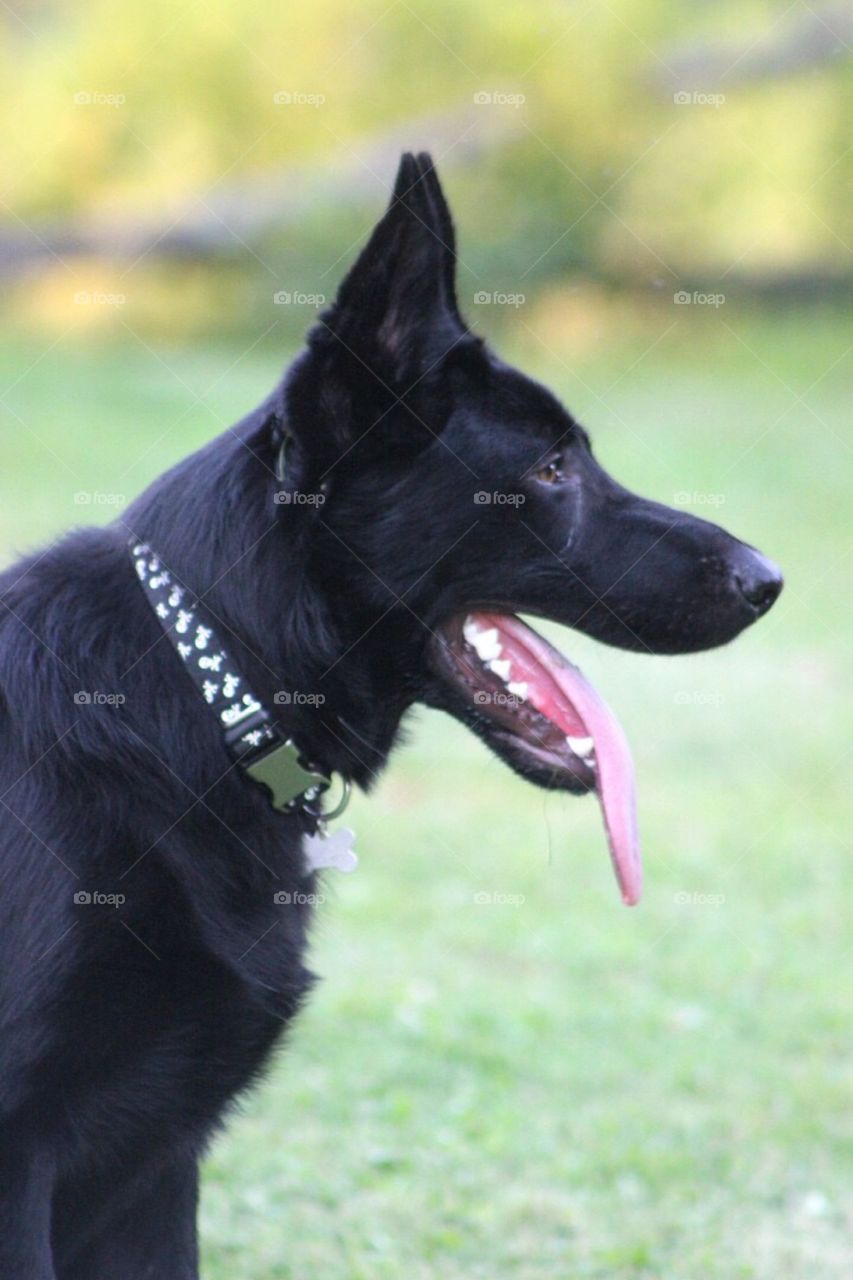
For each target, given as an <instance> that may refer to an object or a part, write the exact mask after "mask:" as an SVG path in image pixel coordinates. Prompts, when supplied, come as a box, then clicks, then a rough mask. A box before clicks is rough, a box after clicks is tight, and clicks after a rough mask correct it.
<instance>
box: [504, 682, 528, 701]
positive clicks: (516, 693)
mask: <svg viewBox="0 0 853 1280" xmlns="http://www.w3.org/2000/svg"><path fill="white" fill-rule="evenodd" d="M506 687H507V689H508V690H509V692H510V693H511V694H512V695H513V697H515V698H520V699H521V701H522V702H526V701H527V681H526V680H510V681H509V682H508V683H507V686H506Z"/></svg>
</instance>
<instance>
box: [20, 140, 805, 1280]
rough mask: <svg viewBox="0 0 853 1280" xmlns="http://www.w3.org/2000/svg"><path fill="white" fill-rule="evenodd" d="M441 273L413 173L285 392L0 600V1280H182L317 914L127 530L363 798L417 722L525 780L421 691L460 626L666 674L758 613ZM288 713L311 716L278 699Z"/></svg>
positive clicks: (472, 716)
mask: <svg viewBox="0 0 853 1280" xmlns="http://www.w3.org/2000/svg"><path fill="white" fill-rule="evenodd" d="M453 278H454V236H453V228H452V223H451V220H450V215H449V212H448V210H447V205H446V203H445V201H444V197H443V195H442V192H441V189H440V187H439V184H438V180H437V178H436V176H435V173H434V170H433V168H432V165H431V163H430V161H429V159H428V157H425V156H421V157H418V158H415V157H413V156H408V155H407V156H405V157H404V158H403V160H402V163H401V165H400V170H399V174H398V177H397V183H396V187H395V192H394V197H393V199H392V202H391V205H390V207H389V209H388V212H387V213H386V214H385V216H384V217H383V219H382V220H381V221H380V223H379V224H378V226H377V228H376V230H375V231H374V233H373V235H372V237H371V239H370V241H369V243H368V245H367V247H366V248H365V250H364V252H363V253H362V255H361V257H360V258H359V260H358V262H357V264H356V265H355V267H354V268H353V269H352V271H351V272H350V274H349V276H348V277H347V279H346V280H345V281H344V283H343V285H342V286H341V290H340V294H339V296H338V299H337V300H336V302H335V304H334V306H333V307H332V308H331V309H330V310H329V311H328V312H327V313H326V314H325V316H324V317H323V318H322V320H321V321H320V322H319V323H318V324H317V326H316V327H315V329H314V330H313V331H312V332H311V334H310V335H309V338H308V342H307V346H306V349H305V351H304V352H303V353H302V355H301V356H300V357H299V358H298V359H297V361H296V362H295V364H294V365H293V367H292V368H291V370H290V371H289V373H288V375H287V376H286V378H285V380H284V382H283V384H282V386H281V387H280V388H279V389H278V390H277V391H276V392H275V393H274V394H273V395H272V396H271V397H270V398H269V399H268V400H267V401H265V402H264V404H263V405H262V406H261V407H260V408H259V409H258V410H257V411H255V412H254V413H252V414H250V415H249V416H248V417H247V418H246V419H244V421H242V422H241V423H239V424H238V425H237V426H236V427H235V428H234V429H233V430H231V431H228V432H226V433H225V435H223V436H222V437H221V438H220V439H218V440H215V441H214V442H213V443H211V444H210V445H208V446H207V447H206V448H204V449H202V450H201V452H199V453H198V454H196V455H195V456H194V457H193V458H190V459H188V460H187V461H185V462H183V463H182V464H180V465H179V466H177V467H175V468H174V470H172V471H170V472H169V473H167V474H166V475H164V476H163V477H162V478H161V479H160V480H159V481H158V482H157V483H156V484H154V485H153V486H152V487H151V488H150V489H149V490H148V491H147V492H146V493H144V494H143V495H142V497H141V498H139V500H138V501H137V502H136V503H135V504H134V505H133V506H132V507H131V508H130V509H129V510H128V511H127V512H126V513H125V515H124V516H123V518H122V519H121V520H119V521H117V522H116V523H115V524H113V525H112V526H110V527H108V528H105V529H83V530H81V531H78V532H75V533H73V534H71V535H70V536H69V537H67V538H66V539H65V540H64V541H63V542H61V543H60V544H59V545H57V546H55V547H52V548H51V549H49V550H48V551H46V552H44V553H43V554H41V555H37V556H34V557H32V558H30V559H28V560H24V561H22V562H20V563H18V564H16V565H15V566H14V567H13V568H11V569H9V570H8V571H6V573H5V574H3V575H2V578H0V734H2V746H0V870H2V896H0V925H1V926H2V928H1V929H0V1029H1V1030H0V1037H1V1038H0V1276H2V1277H4V1278H5V1277H9V1278H10V1280H11V1278H12V1277H14V1280H142V1278H143V1277H164V1278H165V1277H169V1280H190V1278H191V1277H194V1276H196V1275H197V1258H196V1243H195V1208H196V1183H197V1163H198V1160H199V1157H200V1155H201V1154H202V1152H203V1150H204V1148H205V1144H206V1143H207V1141H208V1140H209V1138H210V1135H211V1133H212V1131H213V1130H214V1129H215V1126H216V1125H217V1123H218V1121H219V1120H220V1118H221V1117H222V1115H223V1112H224V1111H225V1109H226V1108H227V1106H228V1103H229V1101H230V1100H231V1099H232V1098H234V1097H235V1095H237V1094H238V1093H239V1092H240V1091H241V1090H243V1089H245V1088H247V1087H248V1086H249V1085H250V1084H251V1083H252V1081H253V1080H254V1079H255V1078H256V1077H257V1076H258V1074H259V1073H260V1072H261V1071H262V1069H263V1067H264V1064H265V1063H266V1062H267V1060H268V1058H269V1054H270V1051H271V1050H272V1048H273V1045H274V1044H275V1043H276V1041H277V1039H278V1038H279V1037H280V1035H281V1033H282V1030H283V1028H284V1026H285V1025H286V1024H287V1023H288V1022H289V1020H290V1019H291V1018H292V1017H293V1015H294V1014H295V1013H296V1011H297V1010H298V1008H299V1006H300V1003H301V1002H302V1000H303V999H304V997H305V995H306V992H307V991H308V989H309V987H310V982H311V978H310V975H309V973H308V972H307V970H306V968H305V967H304V963H303V956H304V952H305V940H306V927H307V923H308V921H307V908H306V907H304V906H303V905H301V904H300V902H292V903H291V904H290V905H281V903H280V902H277V901H276V894H277V893H278V894H281V892H282V891H284V892H286V893H290V894H291V895H292V896H293V897H296V898H299V897H300V896H302V897H304V895H306V894H310V892H311V889H312V881H311V880H310V878H309V879H306V878H305V876H304V874H303V868H302V855H301V848H300V841H301V834H302V819H300V818H298V817H283V816H280V815H278V814H276V813H275V812H274V811H273V810H272V809H271V808H270V806H269V804H268V802H267V799H266V797H265V795H264V793H263V792H262V790H261V789H260V788H258V787H256V786H255V785H254V784H252V783H250V782H248V781H247V780H246V779H245V778H244V777H243V776H242V775H241V774H240V773H239V771H238V770H236V769H235V768H234V767H233V765H231V764H230V761H229V758H228V756H227V754H226V752H225V749H224V747H223V743H222V740H221V736H220V733H219V730H218V727H217V724H216V722H215V721H214V719H213V717H212V716H210V715H209V714H208V712H207V711H206V709H205V707H204V705H203V704H202V702H201V700H200V699H199V697H198V695H197V693H196V691H195V689H194V688H193V686H192V684H191V682H190V681H189V679H188V678H187V676H186V674H185V672H184V671H183V670H182V668H181V665H180V663H179V662H178V661H177V659H176V657H175V654H174V653H173V651H172V649H171V646H170V645H169V643H168V642H167V641H166V640H164V639H163V638H162V636H161V632H160V628H159V625H158V623H157V620H156V618H155V617H154V616H153V614H152V613H151V611H150V609H149V606H148V604H147V602H146V600H145V598H144V596H143V593H142V592H141V590H140V587H139V584H138V582H137V581H136V578H135V575H134V572H133V566H132V563H131V560H130V558H129V556H128V552H127V541H128V537H129V536H130V535H131V534H132V535H134V536H135V537H137V538H139V539H144V540H147V541H149V542H150V543H151V544H152V545H153V546H154V548H155V549H156V550H157V551H158V552H159V553H160V555H161V556H162V558H163V560H164V561H165V563H166V564H167V565H168V567H169V568H170V569H171V570H172V571H173V573H174V574H175V575H176V576H177V578H178V579H179V580H181V581H183V582H184V583H185V584H187V585H188V586H190V587H191V589H192V590H193V591H194V592H197V593H198V594H199V595H201V597H202V598H203V600H204V603H205V605H206V606H207V607H208V609H209V610H210V611H211V612H212V613H213V615H214V618H215V619H217V620H218V624H219V626H220V627H221V629H222V633H223V637H224V638H225V639H226V640H227V642H228V644H229V647H231V648H232V649H233V651H234V652H235V654H236V655H237V657H238V660H239V661H240V662H241V663H242V664H243V665H244V667H245V669H246V671H247V674H248V675H249V677H250V679H251V682H252V684H253V685H254V687H255V688H256V689H257V690H258V691H259V692H260V693H261V695H262V696H263V697H264V698H265V699H266V701H267V702H268V703H269V704H270V705H276V710H277V711H278V712H280V713H281V714H280V719H281V720H282V722H283V723H284V725H285V727H286V728H287V729H288V730H289V731H292V733H293V735H294V736H295V738H296V740H297V741H298V742H299V743H300V745H301V747H302V749H303V750H304V751H305V752H306V753H307V754H308V755H310V756H311V757H312V758H314V759H316V760H318V761H320V762H322V763H323V764H324V765H325V766H326V768H328V769H331V770H338V771H340V773H342V774H343V775H345V776H346V777H348V778H351V779H352V780H354V781H355V782H357V783H358V784H360V785H361V786H362V787H368V786H369V785H370V783H371V781H372V780H373V778H374V777H375V776H376V774H377V772H378V770H379V769H380V768H381V767H382V766H383V765H384V763H385V761H386V759H387V756H388V754H389V752H390V750H391V748H392V746H393V744H394V740H395V737H396V735H397V733H398V729H399V725H400V722H401V719H402V717H403V716H404V713H405V712H406V710H407V709H408V708H409V707H410V706H411V705H412V704H413V703H414V702H417V701H423V702H427V703H430V704H432V705H435V706H440V707H443V708H444V709H445V710H447V711H450V712H451V713H452V714H455V715H458V716H459V717H461V718H462V719H464V720H465V721H466V722H467V723H468V724H470V726H471V727H472V728H473V729H474V730H475V731H476V732H477V733H479V734H481V736H483V737H484V738H486V740H487V741H490V743H491V745H492V746H494V747H495V749H496V750H498V751H499V752H500V753H501V754H502V755H504V757H505V758H506V759H507V760H508V761H509V763H511V764H512V765H513V766H514V767H516V768H518V769H519V770H520V771H522V772H524V773H526V774H527V775H528V776H530V777H531V778H533V779H534V780H535V781H539V782H545V783H547V782H548V779H547V778H542V777H539V776H538V774H537V771H536V769H534V768H532V767H530V766H529V765H528V764H526V763H525V762H524V761H523V760H521V759H519V758H517V757H516V756H514V755H513V754H512V753H511V752H509V751H507V750H506V749H505V748H503V747H502V746H501V745H500V744H499V743H498V742H497V741H496V740H494V739H492V738H491V730H490V726H489V724H488V722H487V721H485V720H484V719H483V717H482V716H481V715H480V714H479V713H477V712H476V710H475V709H473V708H471V707H470V706H469V705H468V704H467V703H466V702H465V701H464V699H462V697H461V695H460V692H459V690H458V689H456V688H454V687H453V686H452V684H450V683H449V682H448V681H447V680H446V679H445V677H444V676H443V675H442V674H441V667H440V664H438V663H436V661H435V660H434V658H435V653H434V649H435V646H436V644H439V643H440V639H439V640H437V639H436V634H437V633H439V635H440V632H439V629H440V627H441V626H442V625H443V624H444V623H445V622H446V621H447V620H448V619H449V618H451V617H453V616H454V615H456V614H458V613H459V611H460V610H465V609H467V608H470V607H472V606H474V605H480V606H483V605H491V606H493V607H500V608H503V609H513V610H515V609H521V610H524V611H526V612H529V613H534V614H539V615H543V616H547V617H550V618H553V619H556V620H558V621H561V622H564V623H566V624H568V625H569V626H575V627H579V628H580V629H582V630H584V631H586V632H588V633H589V634H591V635H593V636H597V637H598V638H599V639H601V640H603V641H605V642H607V643H610V644H617V645H622V646H625V647H628V648H645V649H648V650H650V651H652V652H659V653H675V652H683V651H687V650H692V649H699V648H702V647H705V646H708V645H713V644H719V643H721V642H724V641H726V640H728V639H730V638H731V637H732V636H734V635H735V634H736V633H737V632H738V631H739V630H740V629H741V628H742V627H743V626H745V625H746V624H747V623H748V622H750V621H751V620H752V619H753V618H754V617H756V616H758V615H759V614H760V613H761V612H763V611H764V609H765V608H767V607H769V604H770V603H772V599H773V598H775V595H776V594H777V593H778V589H779V586H780V580H779V579H778V575H777V574H776V573H775V571H774V570H773V569H772V567H771V566H769V565H768V563H767V562H766V561H764V560H763V559H762V558H761V557H759V556H758V554H757V553H755V552H753V551H752V550H751V549H749V548H747V547H745V546H744V545H743V544H742V543H740V542H738V541H737V540H736V539H734V538H731V537H730V536H729V535H728V534H726V533H724V532H723V531H722V530H721V529H718V528H716V527H715V526H713V525H710V524H707V523H705V522H702V521H699V520H696V519H694V518H692V517H691V516H689V515H687V514H685V513H683V512H676V511H672V510H669V509H668V508H665V507H662V506H659V505H657V504H655V503H650V502H646V501H643V500H642V499H640V498H637V497H635V496H634V495H632V494H630V493H628V492H626V491H625V490H624V489H621V488H620V487H619V486H618V485H617V484H616V483H615V482H614V481H612V480H611V479H610V478H609V477H608V476H607V475H606V474H605V473H604V472H603V471H602V470H601V468H600V467H599V466H598V465H597V463H596V462H595V461H594V459H593V456H592V454H591V452H590V448H589V442H588V438H587V436H586V433H585V432H584V431H583V430H582V428H581V427H579V426H578V425H577V424H576V423H575V422H574V421H573V419H572V418H571V417H570V416H569V415H568V414H567V412H566V411H565V409H563V408H562V406H561V405H560V404H559V403H558V402H557V401H556V400H555V399H554V397H553V396H552V395H551V394H550V393H549V392H547V391H546V390H545V389H544V388H542V387H540V386H538V385H536V384H534V383H533V382H531V381H530V380H529V379H527V378H526V377H524V376H523V375H522V374H520V373H518V372H516V371H515V370H513V369H510V368H508V367H507V366H505V365H503V364H502V363H501V362H500V361H499V360H498V359H497V358H496V357H495V356H494V355H493V354H491V353H490V352H489V351H488V350H487V349H486V348H485V346H484V345H483V344H482V343H481V342H480V341H479V340H478V339H477V338H475V337H474V336H473V335H472V334H471V333H470V332H469V330H468V329H467V327H466V325H465V323H464V321H463V320H462V318H461V316H460V314H459V310H458V307H457V304H456V300H455V295H454V283H453ZM285 427H286V429H287V431H288V432H289V433H290V434H291V435H292V442H291V445H290V447H289V449H288V453H287V473H286V479H285V482H284V485H283V486H282V485H281V484H279V483H278V482H277V481H276V479H275V475H274V471H275V462H276V457H277V451H278V444H279V441H280V439H281V435H282V432H283V430H284V429H285ZM552 458H554V459H557V467H558V472H559V479H558V480H557V481H556V483H548V482H547V481H546V480H544V479H543V478H542V476H541V469H542V467H543V465H544V464H545V463H546V462H548V461H549V460H550V459H552ZM483 492H486V493H489V494H492V495H494V494H504V495H505V494H507V493H516V494H518V493H522V494H523V496H524V501H523V504H516V505H512V504H508V503H505V502H501V501H493V502H491V503H489V504H484V503H482V502H478V501H477V500H476V497H475V495H477V494H478V493H483ZM317 494H322V496H324V497H325V502H324V503H323V504H322V505H320V504H319V502H316V501H314V499H315V498H316V495H317ZM283 498H284V499H288V498H289V499H290V500H289V501H287V500H282V499H283ZM282 689H284V690H300V691H310V692H314V693H318V692H319V693H322V695H323V697H324V699H325V701H324V702H322V704H320V705H315V704H312V703H310V702H309V703H305V702H292V703H291V704H290V705H288V706H286V707H281V705H280V704H275V693H276V691H278V690H282ZM81 692H82V693H88V694H89V695H90V696H91V697H92V700H91V701H90V702H89V703H81V700H80V697H79V695H80V693H81ZM75 695H78V696H77V697H75ZM94 695H98V696H94ZM103 695H107V697H108V698H113V699H114V695H120V696H121V698H122V699H123V701H121V702H120V704H118V705H116V704H115V700H113V701H112V702H111V701H104V699H103ZM81 893H83V894H90V895H101V896H102V898H106V901H101V903H100V904H99V903H97V902H89V903H84V902H79V901H75V895H79V894H81ZM110 895H119V896H120V897H122V898H123V899H124V901H123V902H120V903H119V904H118V905H116V901H117V899H116V901H110V900H109V899H110Z"/></svg>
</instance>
